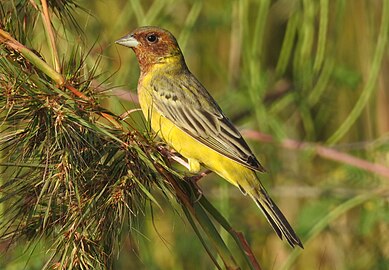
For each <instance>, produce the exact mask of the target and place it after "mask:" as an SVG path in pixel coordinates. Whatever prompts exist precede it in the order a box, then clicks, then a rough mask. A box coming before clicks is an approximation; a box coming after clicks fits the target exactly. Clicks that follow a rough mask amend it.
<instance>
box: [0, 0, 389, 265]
mask: <svg viewBox="0 0 389 270" xmlns="http://www.w3.org/2000/svg"><path fill="white" fill-rule="evenodd" d="M45 3H46V1H43V0H42V1H27V0H18V1H2V2H0V29H1V30H4V31H6V33H9V34H10V35H11V37H12V38H15V39H16V40H17V41H18V42H20V43H19V44H20V45H21V44H23V45H25V46H26V48H23V47H20V46H19V45H18V46H19V47H18V46H16V47H15V44H18V43H13V42H9V39H5V38H4V33H2V35H0V43H2V44H1V45H0V46H1V48H0V53H1V56H0V70H1V71H0V89H1V91H2V93H3V94H2V95H1V96H0V108H1V111H0V118H1V120H0V123H1V127H0V141H1V146H0V148H1V154H0V155H1V161H0V162H1V163H0V165H1V167H0V170H1V188H0V203H1V207H2V208H1V209H0V212H1V214H2V217H1V219H0V220H1V223H0V224H1V229H0V233H1V235H2V239H3V240H2V242H1V243H0V245H1V246H0V247H1V249H2V251H3V250H4V251H7V252H6V253H5V254H7V255H4V256H2V257H0V268H5V269H20V268H22V267H24V266H26V267H27V268H29V269H35V268H36V269H40V268H42V266H44V265H45V264H46V266H47V267H59V268H71V267H73V268H92V265H93V267H94V268H107V267H111V268H114V269H127V268H141V269H142V268H143V269H199V268H205V269H208V268H210V267H209V266H210V265H211V264H212V261H213V262H214V264H215V265H218V267H221V268H222V267H223V263H224V267H227V266H231V267H233V266H236V265H240V266H241V267H242V269H246V268H247V267H249V266H250V265H251V264H252V263H253V264H254V265H255V262H253V261H250V258H248V257H246V256H245V255H243V254H242V251H244V250H246V251H247V249H248V248H249V247H248V246H246V245H245V241H244V239H243V238H242V236H241V234H240V233H238V232H237V229H236V228H239V230H242V231H244V232H245V235H246V237H247V241H248V242H249V243H250V246H251V248H252V251H253V253H251V252H250V251H248V254H252V255H253V254H254V255H255V256H256V257H257V259H258V260H259V261H260V262H261V265H262V266H263V267H264V269H290V268H293V269H316V268H319V267H320V269H334V268H336V269H386V268H387V265H388V264H389V262H388V260H387V258H388V257H389V254H388V244H387V243H388V240H389V239H388V237H387V236H386V235H389V234H388V228H387V226H386V223H387V219H388V216H389V213H388V207H387V201H386V200H385V198H387V195H388V189H387V184H386V183H387V180H388V177H389V174H388V172H389V170H388V168H387V164H388V161H387V148H388V145H389V144H388V136H387V132H388V130H389V125H388V123H389V121H388V117H387V115H389V112H388V107H387V104H388V102H389V100H388V96H387V93H386V92H387V91H385V89H386V88H387V85H388V83H389V81H388V79H387V76H386V73H387V69H388V45H387V43H388V41H387V39H388V27H389V22H388V20H389V1H388V0H381V1H375V2H374V3H372V1H368V0H358V1H345V0H336V1H328V0H320V1H309V0H308V1H300V0H293V1H269V0H250V1H212V2H205V1H201V0H193V1H187V0H181V1H172V0H162V1H145V2H141V1H138V0H131V1H82V0H78V1H47V4H45ZM45 5H47V7H48V9H47V10H48V11H47V12H45V9H44V7H45ZM108 11H109V12H108ZM47 20H48V22H49V24H48V23H47ZM49 25H51V26H49ZM139 25H159V26H162V27H164V28H167V29H169V30H171V31H172V32H173V33H174V34H175V35H176V36H178V38H179V43H180V45H181V47H182V49H183V52H184V55H185V56H186V59H187V62H188V65H189V67H190V69H191V70H192V72H193V73H194V74H196V76H197V77H198V78H200V80H201V81H202V82H203V83H204V84H205V86H206V87H207V89H209V90H210V91H211V92H212V94H213V95H214V96H215V98H216V100H218V101H219V103H220V105H221V107H222V108H223V110H224V111H225V112H226V113H227V115H229V116H231V118H233V119H235V122H236V123H237V124H238V125H241V126H244V127H245V132H244V134H245V135H246V137H247V138H250V139H252V140H253V141H252V143H251V144H252V145H253V147H254V148H255V150H256V152H257V153H258V158H259V159H260V160H261V162H262V163H263V164H264V165H265V167H266V168H267V170H268V171H269V174H267V175H263V176H262V178H263V179H264V182H265V184H266V186H271V187H269V190H270V191H272V192H271V193H272V195H273V196H274V198H275V201H277V202H278V203H279V204H280V207H281V209H282V210H283V211H284V212H285V213H286V215H287V216H288V217H290V218H289V220H290V221H291V223H292V224H295V225H296V226H294V227H296V228H297V232H298V233H299V235H300V236H302V239H303V242H304V245H305V249H304V250H303V251H301V250H298V249H296V250H293V251H291V250H290V249H289V248H288V246H286V245H285V244H284V243H282V242H281V241H279V240H278V239H277V238H276V237H275V236H274V234H273V232H272V231H271V229H270V228H268V227H267V224H265V221H264V219H262V217H260V213H259V211H258V209H256V207H255V205H251V204H250V203H251V202H250V201H249V200H248V199H247V198H243V196H241V194H239V191H236V190H235V189H234V188H233V187H230V186H229V185H227V184H224V183H220V182H218V181H212V180H211V178H216V177H213V176H212V175H211V176H209V177H207V178H210V179H209V180H208V179H207V181H204V180H202V181H200V182H199V185H200V186H201V188H202V190H203V191H202V194H199V193H198V190H197V187H196V186H194V185H193V183H192V182H191V181H183V180H184V178H185V180H188V177H186V176H187V175H186V174H185V173H183V172H182V169H181V168H180V167H176V166H172V165H174V164H170V159H169V158H168V155H167V154H166V149H165V148H164V146H163V145H161V144H160V143H158V141H157V140H156V139H155V138H154V137H153V136H150V132H149V131H148V130H149V129H148V123H145V122H144V120H143V118H142V117H141V116H140V114H139V113H138V112H136V111H132V109H133V108H136V107H137V105H136V102H134V96H132V95H130V94H129V92H130V90H129V89H131V90H132V89H134V88H135V86H136V81H137V78H138V68H137V64H136V62H135V57H134V55H133V54H131V52H130V51H129V50H127V49H122V48H116V47H115V46H112V45H113V41H114V40H116V39H118V38H120V37H121V36H123V35H124V34H125V33H126V32H128V31H130V30H132V29H134V28H135V27H136V26H139ZM50 33H52V34H50ZM7 40H8V43H7ZM29 48H30V49H29ZM41 60H43V61H41ZM117 85H120V86H124V85H126V87H125V89H124V90H125V91H122V90H123V89H118V88H115V87H114V86H117ZM123 92H124V93H125V94H123ZM125 111H129V112H128V115H127V117H126V118H125V119H124V118H121V117H118V116H117V115H121V114H122V113H123V112H125ZM259 129H260V130H261V131H262V132H266V133H268V135H266V134H263V133H259V132H257V131H255V130H259ZM291 138H293V140H292V139H291ZM254 140H255V141H256V142H257V141H261V142H262V143H261V144H259V143H254ZM330 147H331V148H330ZM328 159H330V160H328ZM385 165H386V166H385ZM270 179H271V181H270ZM208 200H209V201H208ZM210 202H212V203H214V204H215V206H216V208H217V209H219V210H220V212H221V213H222V214H223V216H222V215H220V214H219V213H218V210H216V208H215V206H213V205H211V204H210ZM177 220H178V221H177ZM227 220H228V221H229V222H231V224H233V227H234V228H235V229H233V228H232V227H231V226H230V225H229V224H228V223H227ZM176 223H177V224H176ZM183 224H187V226H185V225H183ZM187 227H189V229H188V228H187ZM172 228H174V229H172ZM191 228H193V229H194V232H195V234H193V233H192V232H193V230H192V229H191ZM127 232H129V233H127ZM195 235H197V237H196V236H195ZM377 235H379V236H380V237H378V238H377ZM198 239H200V241H198ZM232 240H233V241H232ZM235 243H236V244H235ZM202 244H204V246H205V248H206V249H205V250H206V251H207V252H208V253H209V256H204V255H205V254H206V252H199V249H200V248H201V245H202ZM227 247H228V248H227ZM20 254H26V255H20ZM31 254H32V255H31ZM8 255H13V256H12V257H13V258H12V259H10V260H9V259H7V258H8ZM19 256H20V257H19ZM232 256H233V259H232V258H231V257H232ZM17 258H18V259H17ZM209 258H211V260H209ZM220 258H221V259H220ZM251 266H252V267H254V266H253V265H251Z"/></svg>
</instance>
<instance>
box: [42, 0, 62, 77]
mask: <svg viewBox="0 0 389 270" xmlns="http://www.w3.org/2000/svg"><path fill="white" fill-rule="evenodd" d="M41 3H42V13H41V14H42V17H43V23H44V25H45V28H46V33H47V37H48V39H49V47H50V49H51V54H52V57H53V61H54V69H55V71H57V72H58V73H61V66H60V64H59V57H58V50H57V46H56V44H55V38H54V32H53V27H52V25H51V20H50V14H49V9H48V7H47V1H46V0H41Z"/></svg>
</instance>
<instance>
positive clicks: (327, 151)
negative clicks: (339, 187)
mask: <svg viewBox="0 0 389 270" xmlns="http://www.w3.org/2000/svg"><path fill="white" fill-rule="evenodd" d="M243 133H244V135H245V137H246V138H250V139H253V140H257V141H262V142H269V143H270V142H274V140H273V137H272V136H271V135H268V134H264V133H261V132H258V131H254V130H245V131H244V132H243ZM280 145H281V146H282V147H284V148H287V149H292V150H304V149H314V150H315V152H316V154H317V155H318V156H321V157H323V158H327V159H330V160H334V161H338V162H341V163H345V164H348V165H351V166H354V167H357V168H360V169H363V170H365V171H369V172H372V173H375V174H379V175H381V176H384V177H387V178H389V168H388V167H386V166H384V165H381V164H375V163H372V162H369V161H366V160H363V159H360V158H357V157H354V156H352V155H349V154H346V153H343V152H339V151H337V150H335V149H332V148H328V147H325V146H322V145H319V144H314V143H307V142H299V141H296V140H292V139H284V140H282V141H281V142H280Z"/></svg>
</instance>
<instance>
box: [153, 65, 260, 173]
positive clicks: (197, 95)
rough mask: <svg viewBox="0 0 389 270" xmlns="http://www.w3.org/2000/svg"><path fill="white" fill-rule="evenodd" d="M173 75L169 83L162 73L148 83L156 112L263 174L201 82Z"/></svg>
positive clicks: (254, 158)
mask: <svg viewBox="0 0 389 270" xmlns="http://www.w3.org/2000/svg"><path fill="white" fill-rule="evenodd" d="M174 76H175V77H174V80H172V79H171V78H170V77H169V74H166V73H164V74H159V76H155V77H154V78H153V79H152V80H151V86H152V88H151V89H153V92H152V96H153V104H154V106H155V109H157V110H158V112H159V113H160V114H161V115H163V116H164V117H166V118H167V119H169V120H171V121H173V122H174V123H175V124H176V125H177V126H178V127H179V128H181V129H182V130H184V131H185V132H187V133H188V134H189V135H191V136H192V137H193V138H195V139H196V140H198V141H199V142H201V143H202V144H204V145H206V146H208V147H210V148H212V149H213V150H215V151H217V152H219V153H220V154H222V155H224V156H227V157H229V158H231V159H232V160H235V161H237V162H239V163H240V164H242V165H244V166H246V167H249V168H251V169H253V170H257V171H264V168H263V167H262V165H261V164H260V163H259V161H258V160H257V159H256V157H255V156H254V154H253V153H252V151H251V150H250V148H249V146H248V145H247V143H246V142H245V141H244V139H243V138H242V135H241V134H240V132H239V131H238V130H237V129H236V127H235V126H234V125H233V124H232V122H231V121H230V120H229V119H228V118H227V117H225V116H224V114H223V112H222V111H221V109H220V107H219V106H218V105H217V104H216V102H215V100H214V99H213V98H212V97H211V95H210V94H209V93H208V92H207V91H206V89H205V88H204V87H203V86H202V85H201V83H200V82H199V81H198V80H197V79H196V78H195V77H194V76H193V75H192V74H191V73H190V72H189V71H187V72H183V73H181V74H175V75H174Z"/></svg>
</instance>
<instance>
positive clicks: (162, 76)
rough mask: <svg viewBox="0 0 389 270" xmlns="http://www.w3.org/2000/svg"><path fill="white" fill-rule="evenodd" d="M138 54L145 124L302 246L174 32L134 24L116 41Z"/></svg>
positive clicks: (257, 165) (192, 164)
mask: <svg viewBox="0 0 389 270" xmlns="http://www.w3.org/2000/svg"><path fill="white" fill-rule="evenodd" d="M116 43H118V44H120V45H123V46H126V47H130V48H131V49H132V50H133V51H134V52H135V55H136V57H137V59H138V62H139V66H140V77H139V81H138V96H139V102H140V106H141V109H142V111H143V114H144V115H145V117H146V119H148V120H150V122H151V128H152V129H153V130H154V131H155V132H156V133H157V135H158V136H159V137H161V138H162V139H163V140H164V141H165V142H166V143H168V144H169V145H170V146H171V147H173V148H174V149H175V150H176V151H177V152H178V153H180V154H181V155H182V156H184V157H185V158H187V160H188V164H189V170H190V171H191V172H198V171H199V170H200V169H201V165H204V166H205V167H207V168H209V169H210V170H212V171H214V172H216V173H217V174H218V175H220V176H221V177H223V178H224V179H226V180H227V181H228V182H230V183H231V184H233V185H234V186H237V187H238V188H239V189H240V190H241V191H242V192H243V194H245V195H246V194H248V195H249V196H250V197H251V198H252V199H253V200H254V201H255V203H256V204H257V205H258V207H259V208H260V209H261V210H262V212H263V213H264V215H265V217H266V218H267V220H268V221H269V223H270V224H271V226H272V227H273V229H274V230H275V232H276V233H277V234H278V236H279V237H280V238H281V239H282V238H283V237H285V238H286V240H287V241H288V242H289V244H290V245H291V246H292V247H294V246H295V245H298V246H300V247H303V245H302V243H301V241H300V239H299V238H298V237H297V235H296V233H295V232H294V231H293V229H292V227H291V226H290V225H289V223H288V221H287V220H286V218H285V216H284V215H283V214H282V212H281V211H280V209H279V208H278V207H277V206H276V205H275V203H274V202H273V200H272V199H271V198H270V197H269V195H268V194H267V192H266V190H265V188H264V187H263V186H262V184H261V182H260V180H259V179H258V177H257V175H256V172H257V171H258V172H263V171H264V168H263V167H262V165H261V164H260V163H259V162H258V160H257V159H256V157H255V156H254V154H253V153H252V151H251V150H250V148H249V146H248V145H247V143H246V142H245V141H244V139H243V138H242V135H241V134H240V133H239V131H238V130H237V129H236V127H235V126H234V125H233V123H232V122H231V121H230V120H229V119H228V118H227V117H226V116H225V115H224V113H223V112H222V110H221V109H220V107H219V106H218V105H217V103H216V101H215V100H214V99H213V98H212V96H211V95H210V94H209V93H208V91H207V90H206V89H205V88H204V86H203V85H202V84H201V83H200V82H199V81H198V80H197V79H196V77H195V76H193V74H192V73H191V72H190V71H189V69H188V67H187V66H186V63H185V59H184V56H183V55H182V52H181V50H180V47H179V46H178V43H177V41H176V39H175V38H174V36H173V35H172V34H171V33H170V32H169V31H167V30H164V29H161V28H158V27H151V26H146V27H140V28H138V29H135V30H134V31H133V32H132V33H130V34H128V35H126V36H124V37H123V38H121V39H119V40H117V41H116Z"/></svg>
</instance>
